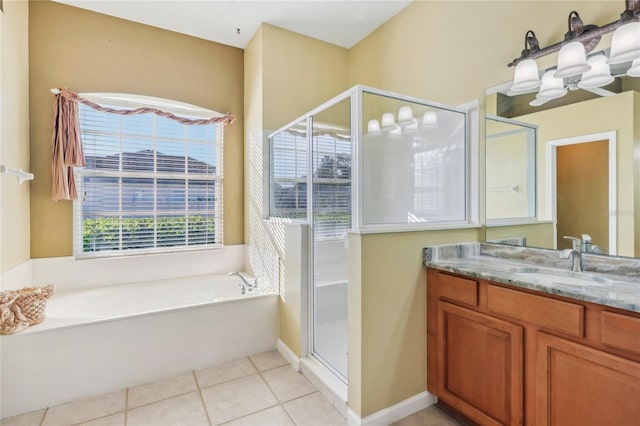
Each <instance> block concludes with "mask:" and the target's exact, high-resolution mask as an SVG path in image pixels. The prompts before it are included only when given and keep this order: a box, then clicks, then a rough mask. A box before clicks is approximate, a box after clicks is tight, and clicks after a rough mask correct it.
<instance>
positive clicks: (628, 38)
mask: <svg viewBox="0 0 640 426" xmlns="http://www.w3.org/2000/svg"><path fill="white" fill-rule="evenodd" d="M638 58H640V22H630V23H628V24H624V25H623V26H621V27H619V28H618V29H617V30H615V32H614V33H613V37H611V52H610V54H609V60H608V61H607V63H609V64H621V63H623V62H629V61H633V60H635V59H638Z"/></svg>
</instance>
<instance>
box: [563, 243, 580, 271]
mask: <svg viewBox="0 0 640 426" xmlns="http://www.w3.org/2000/svg"><path fill="white" fill-rule="evenodd" d="M560 257H561V258H562V259H571V270H572V271H573V272H582V253H580V250H576V249H565V250H562V251H561V252H560Z"/></svg>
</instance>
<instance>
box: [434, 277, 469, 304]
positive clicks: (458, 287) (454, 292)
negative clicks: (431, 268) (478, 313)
mask: <svg viewBox="0 0 640 426" xmlns="http://www.w3.org/2000/svg"><path fill="white" fill-rule="evenodd" d="M438 293H439V295H440V297H442V298H445V299H449V300H454V301H456V302H461V303H465V304H467V305H471V306H478V282H477V281H474V280H470V279H467V278H461V277H456V276H453V275H448V274H438Z"/></svg>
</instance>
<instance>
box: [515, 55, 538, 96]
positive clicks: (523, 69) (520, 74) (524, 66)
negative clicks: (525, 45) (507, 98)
mask: <svg viewBox="0 0 640 426" xmlns="http://www.w3.org/2000/svg"><path fill="white" fill-rule="evenodd" d="M539 86H540V76H539V75H538V64H536V61H535V60H533V59H525V60H524V61H520V62H518V65H516V71H515V75H514V77H513V86H511V89H510V90H511V91H513V92H526V91H529V90H532V89H535V88H536V87H539Z"/></svg>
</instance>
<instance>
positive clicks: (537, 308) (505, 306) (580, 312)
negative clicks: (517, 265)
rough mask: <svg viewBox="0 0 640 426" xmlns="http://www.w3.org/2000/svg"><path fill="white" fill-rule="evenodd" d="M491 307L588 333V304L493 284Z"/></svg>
mask: <svg viewBox="0 0 640 426" xmlns="http://www.w3.org/2000/svg"><path fill="white" fill-rule="evenodd" d="M487 309H488V310H489V311H490V312H495V313H497V314H502V315H507V316H510V317H512V318H516V319H520V320H523V321H527V322H530V323H532V324H535V325H538V326H540V327H545V328H548V329H550V330H556V331H560V332H563V333H567V334H570V335H573V336H578V337H583V336H584V307H583V306H581V305H578V304H575V303H569V302H562V301H560V300H555V299H551V298H548V297H543V296H536V295H533V294H528V293H524V292H521V291H516V290H509V289H506V288H502V287H498V286H494V285H489V286H488V288H487Z"/></svg>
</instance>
